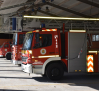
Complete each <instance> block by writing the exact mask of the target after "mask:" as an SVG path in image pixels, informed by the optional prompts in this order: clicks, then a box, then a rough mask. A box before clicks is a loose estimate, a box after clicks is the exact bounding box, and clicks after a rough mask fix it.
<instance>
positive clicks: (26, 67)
mask: <svg viewBox="0 0 99 91" xmlns="http://www.w3.org/2000/svg"><path fill="white" fill-rule="evenodd" d="M21 68H22V70H23V71H24V72H26V73H33V67H32V64H21Z"/></svg>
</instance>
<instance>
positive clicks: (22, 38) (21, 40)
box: [19, 34, 25, 44]
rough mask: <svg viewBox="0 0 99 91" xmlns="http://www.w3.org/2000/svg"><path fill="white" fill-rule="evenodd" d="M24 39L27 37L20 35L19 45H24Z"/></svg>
mask: <svg viewBox="0 0 99 91" xmlns="http://www.w3.org/2000/svg"><path fill="white" fill-rule="evenodd" d="M24 37H25V34H20V35H19V44H23V40H24Z"/></svg>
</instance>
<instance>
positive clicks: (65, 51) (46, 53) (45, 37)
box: [21, 29, 88, 80]
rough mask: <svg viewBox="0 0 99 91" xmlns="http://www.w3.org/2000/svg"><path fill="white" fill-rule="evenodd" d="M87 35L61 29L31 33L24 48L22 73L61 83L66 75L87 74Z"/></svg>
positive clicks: (84, 32)
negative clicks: (73, 73) (71, 73)
mask: <svg viewBox="0 0 99 91" xmlns="http://www.w3.org/2000/svg"><path fill="white" fill-rule="evenodd" d="M86 40H87V37H86V31H85V30H82V31H72V30H70V31H68V32H64V31H63V32H62V33H60V30H58V29H42V30H41V31H40V30H35V31H31V32H28V33H27V34H26V35H25V39H24V43H23V48H22V65H21V67H22V70H23V71H24V72H27V73H35V74H41V75H46V76H47V77H48V78H50V79H52V80H58V79H61V78H62V76H63V74H64V72H68V73H69V72H80V73H81V72H88V71H87V65H86V64H87V60H86V56H87V43H86V42H87V41H86Z"/></svg>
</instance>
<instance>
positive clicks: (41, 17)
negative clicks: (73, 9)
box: [24, 16, 99, 21]
mask: <svg viewBox="0 0 99 91" xmlns="http://www.w3.org/2000/svg"><path fill="white" fill-rule="evenodd" d="M24 18H39V19H59V20H90V21H99V18H70V17H47V16H24Z"/></svg>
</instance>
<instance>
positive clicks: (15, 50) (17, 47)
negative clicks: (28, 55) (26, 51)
mask: <svg viewBox="0 0 99 91" xmlns="http://www.w3.org/2000/svg"><path fill="white" fill-rule="evenodd" d="M25 33H26V32H18V33H14V34H13V45H12V55H11V58H12V60H11V62H12V63H13V64H15V65H21V63H22V61H21V49H22V46H23V40H24V36H25Z"/></svg>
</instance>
